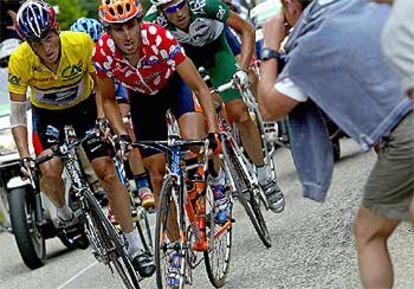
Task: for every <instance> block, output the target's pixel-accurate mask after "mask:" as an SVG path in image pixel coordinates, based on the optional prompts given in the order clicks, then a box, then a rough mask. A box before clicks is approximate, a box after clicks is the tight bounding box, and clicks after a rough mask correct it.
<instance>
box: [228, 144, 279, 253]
mask: <svg viewBox="0 0 414 289" xmlns="http://www.w3.org/2000/svg"><path fill="white" fill-rule="evenodd" d="M224 144H225V145H224V146H223V155H224V158H225V159H227V161H226V163H228V164H230V166H229V169H230V170H231V173H232V175H233V176H234V177H236V178H237V179H238V180H237V181H236V188H237V190H238V200H239V202H240V203H241V205H242V206H243V208H244V209H245V210H246V213H247V216H248V217H249V219H250V222H251V223H252V225H253V227H254V229H255V231H256V233H257V234H258V235H259V238H260V240H261V241H262V243H263V245H264V246H265V247H266V248H270V247H271V246H272V241H271V238H270V234H269V230H268V229H267V225H266V221H265V219H264V217H263V214H262V211H261V209H260V203H259V202H258V200H257V199H256V198H255V197H254V192H253V190H254V186H253V185H252V184H250V183H249V179H248V177H247V176H246V175H245V173H244V171H243V169H242V166H241V164H240V160H239V158H237V157H236V156H235V153H234V152H233V149H232V146H231V145H230V144H229V141H228V140H225V142H224ZM240 182H242V183H243V185H241V184H240ZM246 195H247V196H248V197H247V198H246Z"/></svg>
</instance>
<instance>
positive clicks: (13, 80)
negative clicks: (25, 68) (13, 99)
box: [9, 75, 22, 85]
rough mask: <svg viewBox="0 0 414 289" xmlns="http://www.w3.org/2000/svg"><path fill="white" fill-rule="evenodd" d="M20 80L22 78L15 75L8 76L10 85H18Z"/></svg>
mask: <svg viewBox="0 0 414 289" xmlns="http://www.w3.org/2000/svg"><path fill="white" fill-rule="evenodd" d="M21 80H22V78H21V77H18V76H16V75H10V77H9V82H10V83H11V84H14V85H20V81H21Z"/></svg>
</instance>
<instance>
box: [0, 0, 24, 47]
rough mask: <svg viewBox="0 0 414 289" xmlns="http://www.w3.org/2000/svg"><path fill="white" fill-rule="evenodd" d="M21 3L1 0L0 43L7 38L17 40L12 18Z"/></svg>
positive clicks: (13, 0)
mask: <svg viewBox="0 0 414 289" xmlns="http://www.w3.org/2000/svg"><path fill="white" fill-rule="evenodd" d="M21 3H22V1H19V0H1V1H0V42H1V41H4V40H6V39H9V38H19V36H18V34H17V32H16V30H15V28H14V21H13V18H15V17H16V11H17V10H18V9H19V7H20V5H21Z"/></svg>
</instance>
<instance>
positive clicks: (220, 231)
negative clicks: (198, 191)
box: [204, 189, 232, 288]
mask: <svg viewBox="0 0 414 289" xmlns="http://www.w3.org/2000/svg"><path fill="white" fill-rule="evenodd" d="M207 192H208V193H207V195H206V204H207V206H206V207H207V211H206V218H207V220H206V221H207V222H206V223H207V226H206V233H207V240H208V249H207V251H205V252H204V264H205V266H206V271H207V276H208V279H209V280H210V282H211V284H212V285H213V286H214V287H216V288H221V287H223V286H224V284H225V281H226V278H227V274H228V272H229V270H230V257H231V248H232V221H231V218H232V214H231V212H230V216H229V217H230V218H229V221H228V222H227V223H225V224H216V222H215V218H214V216H215V215H216V210H217V207H216V206H215V203H214V198H213V193H212V191H211V190H210V189H209V190H208V191H207Z"/></svg>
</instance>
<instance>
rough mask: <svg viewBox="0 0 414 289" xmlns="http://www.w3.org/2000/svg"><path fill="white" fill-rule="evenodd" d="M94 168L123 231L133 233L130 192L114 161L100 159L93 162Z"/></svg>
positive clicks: (106, 158)
mask: <svg viewBox="0 0 414 289" xmlns="http://www.w3.org/2000/svg"><path fill="white" fill-rule="evenodd" d="M92 166H93V168H94V170H95V172H96V174H97V175H98V177H99V179H100V180H101V181H102V184H103V186H104V188H105V190H106V191H107V193H108V200H109V204H110V206H111V210H112V211H113V213H114V215H115V216H116V219H117V221H118V222H119V224H120V225H121V228H122V231H123V232H124V233H129V232H132V230H133V229H134V228H133V223H132V217H131V212H130V206H129V196H128V192H127V190H126V188H125V186H124V185H123V184H122V183H121V181H120V180H119V177H118V175H117V172H116V170H115V166H114V164H113V161H112V160H111V159H110V158H109V157H100V158H96V159H94V160H93V161H92Z"/></svg>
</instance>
